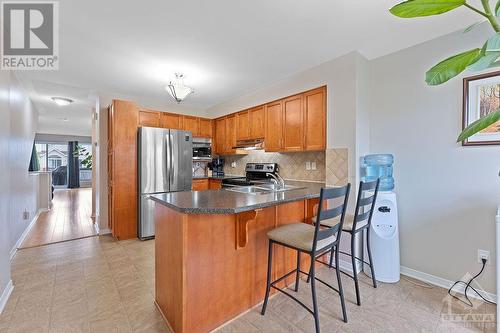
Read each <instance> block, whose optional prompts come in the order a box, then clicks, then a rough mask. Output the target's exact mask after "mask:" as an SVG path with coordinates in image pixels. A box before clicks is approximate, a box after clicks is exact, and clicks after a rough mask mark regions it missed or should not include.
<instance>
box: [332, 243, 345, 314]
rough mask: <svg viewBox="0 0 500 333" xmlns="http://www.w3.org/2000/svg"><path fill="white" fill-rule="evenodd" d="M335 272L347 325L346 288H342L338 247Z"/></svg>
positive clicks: (336, 248) (337, 249) (336, 249)
mask: <svg viewBox="0 0 500 333" xmlns="http://www.w3.org/2000/svg"><path fill="white" fill-rule="evenodd" d="M335 271H336V273H337V284H338V286H339V296H340V304H341V305H342V317H343V319H344V322H345V323H347V312H346V309H345V300H344V288H342V280H341V279H340V267H339V248H338V245H337V246H336V247H335Z"/></svg>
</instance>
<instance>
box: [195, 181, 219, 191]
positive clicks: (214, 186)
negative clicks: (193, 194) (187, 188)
mask: <svg viewBox="0 0 500 333" xmlns="http://www.w3.org/2000/svg"><path fill="white" fill-rule="evenodd" d="M221 188H222V181H221V180H220V179H211V178H203V179H193V186H192V189H193V191H206V190H220V189H221Z"/></svg>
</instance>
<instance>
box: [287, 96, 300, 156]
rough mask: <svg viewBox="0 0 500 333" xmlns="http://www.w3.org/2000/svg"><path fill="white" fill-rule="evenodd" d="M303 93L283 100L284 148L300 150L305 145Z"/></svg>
mask: <svg viewBox="0 0 500 333" xmlns="http://www.w3.org/2000/svg"><path fill="white" fill-rule="evenodd" d="M303 121H304V117H303V108H302V95H295V96H292V97H288V98H286V99H284V100H283V150H284V151H300V150H302V149H303V146H304V138H303V133H304V132H303V129H304V126H303Z"/></svg>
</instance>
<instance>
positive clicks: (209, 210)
mask: <svg viewBox="0 0 500 333" xmlns="http://www.w3.org/2000/svg"><path fill="white" fill-rule="evenodd" d="M286 184H287V185H292V186H299V187H303V188H300V189H294V190H290V191H284V192H271V193H268V194H247V193H239V192H234V191H228V190H225V189H222V190H208V191H185V192H172V193H161V194H154V195H151V199H152V200H154V201H156V202H157V203H160V204H162V205H165V206H167V207H169V208H172V209H174V210H176V211H178V212H180V213H184V214H236V213H241V212H246V211H250V210H255V209H260V208H266V207H271V206H275V205H280V204H284V203H288V202H293V201H300V200H305V199H312V198H319V194H320V191H321V188H322V187H324V186H325V184H324V183H311V182H297V181H286Z"/></svg>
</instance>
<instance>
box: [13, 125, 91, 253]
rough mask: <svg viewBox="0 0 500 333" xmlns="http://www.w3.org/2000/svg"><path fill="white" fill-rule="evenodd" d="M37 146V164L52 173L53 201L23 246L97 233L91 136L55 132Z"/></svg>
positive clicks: (61, 240) (34, 152)
mask: <svg viewBox="0 0 500 333" xmlns="http://www.w3.org/2000/svg"><path fill="white" fill-rule="evenodd" d="M42 137H43V136H42ZM34 148H35V149H34V151H33V156H32V160H36V162H35V163H33V165H36V166H37V168H38V170H37V171H39V172H44V173H48V174H50V176H51V191H52V201H51V202H50V204H49V209H48V210H47V211H43V212H41V213H40V215H39V216H38V218H37V220H36V222H35V223H34V224H33V227H32V228H31V230H30V231H29V233H28V234H27V236H26V238H25V239H24V241H23V242H22V244H21V246H20V247H19V248H20V249H22V248H29V247H35V246H41V245H46V244H52V243H58V242H63V241H68V240H74V239H80V238H85V237H91V236H96V235H97V234H98V232H97V229H96V228H95V223H94V220H93V219H94V216H93V205H92V202H93V189H92V185H93V172H92V169H93V165H92V164H93V156H92V155H93V154H92V153H93V151H92V144H91V139H90V137H89V138H83V137H68V136H65V137H62V136H61V137H57V136H54V135H52V140H40V139H38V140H35V147H34Z"/></svg>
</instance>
